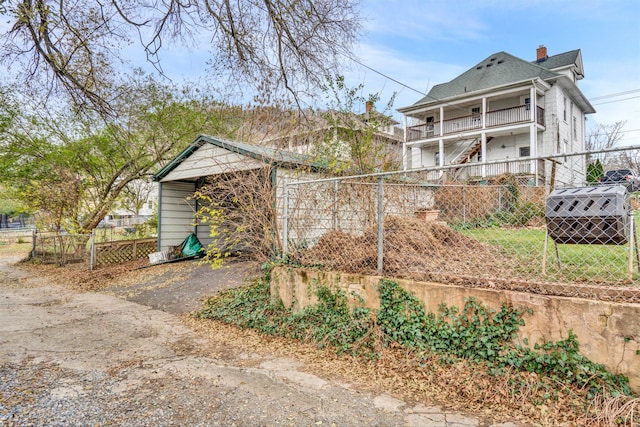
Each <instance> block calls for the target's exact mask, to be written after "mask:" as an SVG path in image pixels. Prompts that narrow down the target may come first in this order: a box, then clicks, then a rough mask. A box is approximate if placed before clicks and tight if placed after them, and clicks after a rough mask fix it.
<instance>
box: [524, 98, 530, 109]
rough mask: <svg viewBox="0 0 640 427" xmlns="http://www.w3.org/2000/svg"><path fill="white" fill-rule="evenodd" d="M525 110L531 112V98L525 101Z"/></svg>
mask: <svg viewBox="0 0 640 427" xmlns="http://www.w3.org/2000/svg"><path fill="white" fill-rule="evenodd" d="M524 108H525V109H526V110H527V111H529V110H531V98H525V99H524Z"/></svg>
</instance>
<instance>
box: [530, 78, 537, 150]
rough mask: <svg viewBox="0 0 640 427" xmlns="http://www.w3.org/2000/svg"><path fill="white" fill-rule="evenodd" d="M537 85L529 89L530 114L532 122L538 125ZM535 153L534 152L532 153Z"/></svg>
mask: <svg viewBox="0 0 640 427" xmlns="http://www.w3.org/2000/svg"><path fill="white" fill-rule="evenodd" d="M536 105H537V103H536V85H535V83H534V84H533V85H532V86H531V88H530V89H529V106H530V108H531V111H530V112H529V114H530V117H531V121H532V122H533V123H537V122H538V121H537V120H536V114H537V113H536V110H537V108H536ZM532 152H533V151H532Z"/></svg>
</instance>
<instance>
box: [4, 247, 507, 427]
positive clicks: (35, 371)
mask: <svg viewBox="0 0 640 427" xmlns="http://www.w3.org/2000/svg"><path fill="white" fill-rule="evenodd" d="M2 261H3V260H0V425H3V426H110V425H115V426H171V425H176V426H307V425H308V426H376V425H377V426H403V425H406V426H425V427H428V426H443V427H453V426H460V427H462V426H481V425H491V423H490V422H487V421H486V419H484V421H481V420H480V419H478V418H475V417H472V416H468V415H464V414H461V413H451V412H446V411H442V410H441V409H440V408H437V407H430V406H429V405H427V404H417V405H409V404H407V403H405V402H403V401H401V400H398V399H395V398H394V397H391V396H388V395H384V394H372V393H368V392H363V391H359V390H357V389H356V388H355V387H353V386H351V385H349V384H343V383H338V382H335V381H329V380H326V379H323V378H321V377H319V376H317V375H312V374H310V373H308V372H305V366H304V365H303V364H302V363H301V362H298V361H296V360H293V359H289V358H283V357H276V356H270V355H264V354H261V355H258V354H252V353H250V352H234V351H227V352H222V351H221V350H222V349H220V348H217V347H216V346H219V343H215V342H211V341H210V340H207V339H206V338H205V337H203V336H202V335H199V334H197V333H196V332H195V331H193V330H191V329H189V328H188V327H187V326H185V324H184V323H183V322H181V320H180V318H179V317H178V316H176V315H175V313H183V312H185V311H190V310H193V309H195V308H197V307H198V306H199V304H200V302H199V298H200V297H204V296H206V295H211V293H212V291H213V292H215V290H216V289H217V290H219V289H222V288H226V287H230V286H237V284H239V283H241V282H242V279H243V277H245V276H247V275H251V274H257V273H258V271H257V270H256V269H255V268H254V266H252V265H250V264H245V263H237V264H235V265H234V266H232V267H231V268H229V269H226V270H225V269H223V270H220V271H217V272H211V271H209V270H202V269H201V268H207V267H199V266H197V265H196V264H190V265H184V266H176V271H178V272H179V274H176V273H174V274H173V276H172V274H171V273H167V275H166V276H165V275H164V273H163V274H161V275H152V274H149V279H148V280H143V281H140V283H135V284H132V285H130V286H118V287H113V288H110V289H107V290H106V292H102V293H91V292H86V293H78V292H73V291H70V290H68V289H66V288H64V287H61V286H54V285H51V284H48V283H47V281H46V280H43V278H41V277H40V278H38V277H34V276H30V275H29V274H27V273H25V272H24V271H21V270H20V269H19V268H18V267H16V266H13V265H11V264H10V263H9V260H7V259H5V260H4V262H2ZM150 273H151V272H150ZM174 279H175V280H174ZM211 354H224V357H211V356H209V355H211ZM248 361H249V362H250V363H248ZM495 425H498V424H495ZM500 425H503V426H514V424H511V423H508V424H500Z"/></svg>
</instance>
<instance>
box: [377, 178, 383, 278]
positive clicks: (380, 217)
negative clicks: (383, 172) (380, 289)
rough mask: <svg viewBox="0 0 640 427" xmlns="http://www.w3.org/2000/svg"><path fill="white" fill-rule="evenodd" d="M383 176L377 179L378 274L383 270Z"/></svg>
mask: <svg viewBox="0 0 640 427" xmlns="http://www.w3.org/2000/svg"><path fill="white" fill-rule="evenodd" d="M383 247H384V178H383V177H380V178H379V179H378V275H380V276H381V275H382V272H383V270H384V250H383Z"/></svg>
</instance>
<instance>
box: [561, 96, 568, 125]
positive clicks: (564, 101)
mask: <svg viewBox="0 0 640 427" xmlns="http://www.w3.org/2000/svg"><path fill="white" fill-rule="evenodd" d="M562 118H563V120H564V121H565V122H566V121H567V97H566V96H565V97H564V98H563V104H562Z"/></svg>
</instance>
